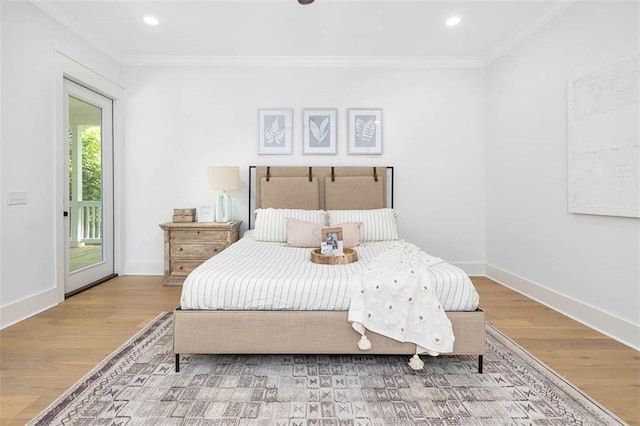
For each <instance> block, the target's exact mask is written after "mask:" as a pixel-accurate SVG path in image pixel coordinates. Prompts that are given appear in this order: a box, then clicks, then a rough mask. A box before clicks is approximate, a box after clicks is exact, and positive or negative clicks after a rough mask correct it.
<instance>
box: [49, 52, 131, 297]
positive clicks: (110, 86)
mask: <svg viewBox="0 0 640 426" xmlns="http://www.w3.org/2000/svg"><path fill="white" fill-rule="evenodd" d="M55 74H56V76H55V78H56V95H55V96H54V100H55V106H54V111H55V138H54V140H55V151H54V161H55V167H54V170H55V171H54V173H55V176H54V178H53V186H54V188H53V192H54V194H55V197H54V206H53V213H54V217H53V221H54V234H55V235H54V244H55V248H54V253H55V257H54V262H55V271H56V272H55V275H56V276H55V288H56V296H57V302H58V303H59V302H62V301H63V300H64V298H65V279H66V272H67V271H66V262H65V259H66V250H67V246H68V239H67V235H66V231H65V218H64V217H63V211H64V206H65V201H66V200H65V195H66V191H65V181H66V179H65V173H67V170H66V169H65V165H66V162H65V161H64V160H65V157H64V155H65V153H66V152H67V149H68V138H66V137H65V135H66V134H67V133H66V132H65V130H64V114H65V111H64V99H65V93H64V79H65V78H66V79H68V80H71V81H73V82H75V83H78V84H80V85H82V86H85V87H87V88H89V89H91V90H93V91H95V92H97V93H99V94H101V95H103V96H105V97H107V98H110V99H112V100H113V210H114V214H113V228H114V229H113V253H114V255H113V268H114V273H116V274H117V273H119V271H120V270H121V265H122V241H123V238H122V231H121V229H122V222H123V218H122V213H121V212H122V209H121V205H122V195H121V194H120V188H122V182H121V178H120V176H122V173H121V167H122V158H121V157H122V154H121V153H122V149H121V147H122V142H121V141H122V140H123V126H122V120H121V117H122V111H123V106H122V100H123V97H124V88H122V87H121V86H120V85H118V84H117V83H115V82H113V81H111V80H109V79H107V78H106V77H104V76H102V75H101V74H99V73H97V72H95V71H93V70H91V69H90V68H87V67H85V66H84V65H82V64H81V63H79V62H77V61H75V60H74V59H72V58H70V57H68V56H67V55H65V54H64V53H62V52H60V51H56V72H55Z"/></svg>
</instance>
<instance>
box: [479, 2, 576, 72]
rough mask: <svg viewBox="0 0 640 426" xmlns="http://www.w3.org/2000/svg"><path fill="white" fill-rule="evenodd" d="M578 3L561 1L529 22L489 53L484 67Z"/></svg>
mask: <svg viewBox="0 0 640 426" xmlns="http://www.w3.org/2000/svg"><path fill="white" fill-rule="evenodd" d="M578 1H579V0H560V2H559V3H557V4H555V5H553V6H552V7H550V8H549V10H548V11H547V12H546V13H545V14H543V15H541V16H539V17H537V18H536V19H534V20H533V21H531V22H529V23H528V24H527V25H525V26H524V27H522V28H521V29H519V30H518V31H516V32H514V33H512V34H511V35H510V36H509V37H507V38H506V39H505V41H504V42H503V43H501V44H499V45H498V47H496V48H495V49H494V50H493V51H492V52H491V53H489V55H487V56H486V57H485V60H484V65H485V66H488V65H490V64H491V63H493V62H494V61H496V60H497V59H498V58H500V57H501V56H504V55H506V54H507V53H509V52H510V51H511V50H512V49H514V48H515V47H516V46H518V45H519V44H521V43H522V42H524V41H525V40H526V39H528V38H529V37H531V35H533V34H534V33H535V32H537V31H538V30H540V29H541V28H542V27H544V26H545V25H546V24H547V23H549V22H550V21H551V20H552V19H554V18H555V17H557V16H558V15H560V14H561V13H562V12H564V11H565V10H567V9H568V8H569V7H571V6H572V5H573V4H574V3H577V2H578Z"/></svg>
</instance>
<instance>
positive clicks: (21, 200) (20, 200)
mask: <svg viewBox="0 0 640 426" xmlns="http://www.w3.org/2000/svg"><path fill="white" fill-rule="evenodd" d="M7 204H9V205H10V206H13V205H16V204H27V191H9V194H8V196H7Z"/></svg>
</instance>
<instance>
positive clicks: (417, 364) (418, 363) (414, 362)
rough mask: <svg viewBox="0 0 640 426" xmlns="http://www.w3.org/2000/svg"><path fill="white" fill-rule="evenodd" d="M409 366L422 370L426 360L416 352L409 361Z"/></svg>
mask: <svg viewBox="0 0 640 426" xmlns="http://www.w3.org/2000/svg"><path fill="white" fill-rule="evenodd" d="M409 367H411V368H413V369H414V370H422V369H423V368H424V362H423V361H422V360H421V359H420V357H419V356H418V354H415V355H414V356H413V357H411V360H410V361H409Z"/></svg>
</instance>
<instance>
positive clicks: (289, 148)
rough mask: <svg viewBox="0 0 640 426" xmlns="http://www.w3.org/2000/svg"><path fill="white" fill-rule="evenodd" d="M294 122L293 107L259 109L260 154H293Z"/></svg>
mask: <svg viewBox="0 0 640 426" xmlns="http://www.w3.org/2000/svg"><path fill="white" fill-rule="evenodd" d="M292 123H293V109H290V108H280V109H275V108H273V109H272V108H263V109H259V110H258V154H291V153H292V152H293V143H292V127H293V124H292Z"/></svg>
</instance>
